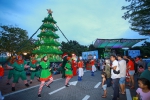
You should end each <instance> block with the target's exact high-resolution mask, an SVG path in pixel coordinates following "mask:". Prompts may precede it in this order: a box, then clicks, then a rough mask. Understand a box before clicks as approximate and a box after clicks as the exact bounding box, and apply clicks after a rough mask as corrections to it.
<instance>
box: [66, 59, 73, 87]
mask: <svg viewBox="0 0 150 100" xmlns="http://www.w3.org/2000/svg"><path fill="white" fill-rule="evenodd" d="M67 59H68V61H67V63H66V65H65V76H66V81H65V86H66V87H69V83H68V82H69V81H70V79H71V78H72V77H73V73H72V68H71V58H70V57H68V58H67Z"/></svg>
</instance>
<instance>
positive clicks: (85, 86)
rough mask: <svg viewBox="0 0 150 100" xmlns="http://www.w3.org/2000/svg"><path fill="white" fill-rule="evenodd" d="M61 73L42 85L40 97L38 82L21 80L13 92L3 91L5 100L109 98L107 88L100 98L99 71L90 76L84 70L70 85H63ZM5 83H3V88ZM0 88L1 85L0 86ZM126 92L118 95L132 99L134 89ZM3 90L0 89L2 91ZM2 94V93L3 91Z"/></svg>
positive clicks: (101, 99)
mask: <svg viewBox="0 0 150 100" xmlns="http://www.w3.org/2000/svg"><path fill="white" fill-rule="evenodd" d="M60 76H61V75H57V76H54V77H56V78H55V81H54V82H53V83H52V84H51V88H47V87H44V88H43V91H42V93H41V95H42V98H38V97H37V92H38V88H39V85H38V84H39V82H37V81H36V80H35V81H34V82H33V84H32V85H31V86H30V87H29V88H26V87H25V86H24V85H22V83H21V81H19V83H18V84H17V86H16V87H17V88H16V90H19V89H20V90H19V91H15V92H11V91H10V88H11V86H9V88H8V87H7V88H8V90H9V92H7V93H6V92H5V95H4V96H5V100H111V99H112V96H111V95H112V94H113V89H112V87H108V88H107V98H101V96H102V94H103V90H102V88H101V86H100V85H101V81H102V80H101V72H100V71H96V73H95V76H94V77H92V76H91V73H90V71H87V72H85V74H84V76H83V81H81V82H78V81H77V76H76V77H73V78H72V79H71V81H70V87H65V86H64V83H65V79H62V78H60ZM4 87H6V85H5V84H4V83H3V87H2V88H3V89H5V88H4ZM19 87H22V88H19ZM0 88H1V87H0ZM126 90H127V94H126V95H120V100H132V97H133V96H135V89H133V90H130V89H129V88H128V87H126ZM3 92H4V90H2V93H3ZM3 94H4V93H3Z"/></svg>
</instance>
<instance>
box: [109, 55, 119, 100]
mask: <svg viewBox="0 0 150 100" xmlns="http://www.w3.org/2000/svg"><path fill="white" fill-rule="evenodd" d="M110 60H111V61H112V66H111V78H112V82H113V85H112V86H113V90H114V93H113V98H112V100H117V98H119V80H120V69H119V65H118V61H117V60H116V56H114V55H111V56H110Z"/></svg>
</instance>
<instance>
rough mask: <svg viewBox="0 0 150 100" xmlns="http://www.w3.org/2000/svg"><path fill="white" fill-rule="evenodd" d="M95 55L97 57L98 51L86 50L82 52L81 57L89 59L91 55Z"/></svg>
mask: <svg viewBox="0 0 150 100" xmlns="http://www.w3.org/2000/svg"><path fill="white" fill-rule="evenodd" d="M94 56H95V57H96V59H98V51H97V50H95V51H87V52H82V59H83V60H85V59H86V60H87V59H91V58H92V57H94Z"/></svg>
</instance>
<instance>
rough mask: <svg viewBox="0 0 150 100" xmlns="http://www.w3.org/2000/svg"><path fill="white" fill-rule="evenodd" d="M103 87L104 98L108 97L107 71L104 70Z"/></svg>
mask: <svg viewBox="0 0 150 100" xmlns="http://www.w3.org/2000/svg"><path fill="white" fill-rule="evenodd" d="M101 76H102V88H103V90H104V95H102V98H106V97H107V95H106V94H107V90H106V89H107V74H106V73H105V72H102V75H101Z"/></svg>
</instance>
